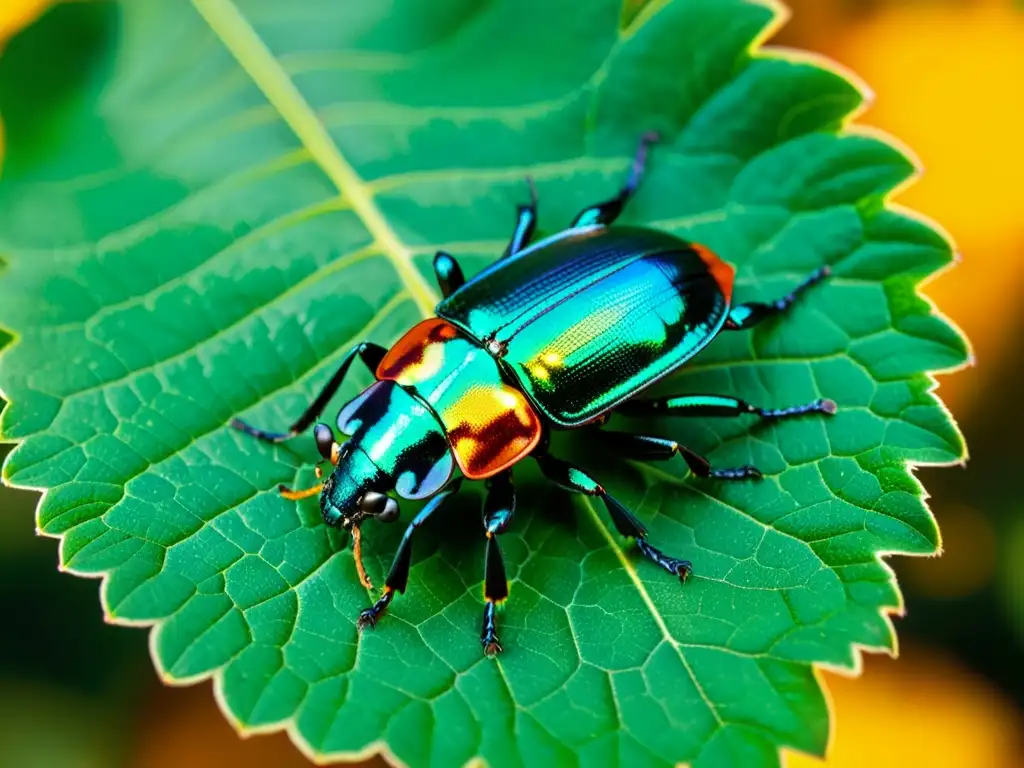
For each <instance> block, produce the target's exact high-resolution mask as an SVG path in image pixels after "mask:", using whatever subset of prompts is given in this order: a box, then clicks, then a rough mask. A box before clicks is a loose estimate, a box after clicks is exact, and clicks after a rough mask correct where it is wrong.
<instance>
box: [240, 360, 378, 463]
mask: <svg viewBox="0 0 1024 768" xmlns="http://www.w3.org/2000/svg"><path fill="white" fill-rule="evenodd" d="M386 354H387V350H386V349H384V347H382V346H380V345H379V344H374V343H372V342H369V341H364V342H363V343H362V344H358V345H356V346H355V347H353V348H352V349H350V350H349V351H348V353H346V355H345V357H344V358H342V361H341V365H339V366H338V370H337V371H335V373H334V375H333V376H332V377H331V380H330V381H328V382H327V384H326V385H325V386H324V388H323V389H322V390H321V391H320V394H319V395H317V396H316V398H315V399H314V400H313V402H312V403H310V404H309V406H308V407H307V408H306V410H305V411H303V413H302V415H301V416H299V418H298V419H296V421H295V423H294V424H292V425H291V426H290V427H289V428H288V431H287V432H266V431H264V430H262V429H258V428H256V427H253V426H250V425H249V424H247V423H246V422H244V421H242V420H241V419H232V420H231V426H232V427H233V428H235V429H237V430H239V431H241V432H245V434H247V435H252V436H253V437H255V438H259V439H260V440H265V441H266V442H269V443H282V442H284V441H285V440H290V439H291V438H293V437H295V436H296V435H298V434H300V433H302V432H305V431H306V429H307V428H308V427H309V425H310V424H312V423H313V422H314V421H315V420H316V418H317V416H319V415H320V414H321V413H323V410H324V408H326V407H327V403H329V402H330V400H331V398H332V397H334V395H335V393H336V392H337V391H338V389H339V388H340V387H341V384H342V382H343V381H344V380H345V375H346V374H347V373H348V369H349V368H350V367H351V366H352V362H353V361H354V360H355V359H356V358H357V357H358V358H359V359H360V360H362V361H363V363H364V364H365V365H366V367H367V368H369V369H370V373H374V372H375V371H376V370H377V366H378V365H380V361H381V360H383V359H384V355H386Z"/></svg>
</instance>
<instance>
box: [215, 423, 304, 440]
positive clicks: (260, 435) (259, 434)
mask: <svg viewBox="0 0 1024 768" xmlns="http://www.w3.org/2000/svg"><path fill="white" fill-rule="evenodd" d="M228 426H230V427H231V428H232V429H237V430H238V431H239V432H244V433H245V434H247V435H249V436H250V437H255V438H256V439H257V440H262V441H263V442H265V443H283V442H284V441H285V440H291V439H292V438H293V437H295V435H296V434H297V433H295V432H291V431H289V432H265V431H264V430H262V429H259V428H257V427H254V426H252V425H251V424H248V423H246V422H244V421H242V420H241V419H232V420H231V421H229V422H228Z"/></svg>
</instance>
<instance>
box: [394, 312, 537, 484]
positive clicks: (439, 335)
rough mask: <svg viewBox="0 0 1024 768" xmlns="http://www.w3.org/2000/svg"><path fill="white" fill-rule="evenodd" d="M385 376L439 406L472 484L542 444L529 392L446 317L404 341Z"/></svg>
mask: <svg viewBox="0 0 1024 768" xmlns="http://www.w3.org/2000/svg"><path fill="white" fill-rule="evenodd" d="M377 378H378V379H381V380H391V381H395V382H397V383H398V384H400V385H401V386H402V387H404V388H405V389H407V390H409V391H410V392H412V393H414V394H415V395H417V396H418V397H419V398H420V399H421V400H422V401H423V402H424V403H426V404H427V405H428V406H429V407H430V408H431V409H433V411H434V413H435V414H436V415H437V417H438V419H440V421H441V423H442V424H443V425H444V428H445V432H446V434H447V437H448V442H449V443H450V445H451V447H452V450H453V453H454V454H455V460H456V461H457V462H458V464H459V468H460V469H461V470H462V473H463V474H464V475H465V476H466V477H468V478H470V479H472V480H478V479H482V478H485V477H490V476H492V475H495V474H497V473H498V472H500V471H501V470H503V469H506V468H507V467H509V466H511V465H512V464H514V463H515V462H517V461H519V459H521V458H523V457H524V456H526V455H527V454H528V453H529V452H530V451H531V450H533V448H534V447H535V446H536V445H537V442H538V441H539V440H540V435H541V424H540V419H539V418H537V414H536V413H535V412H534V410H533V408H532V407H530V403H529V401H528V400H527V399H526V397H524V396H523V393H522V392H520V391H519V390H517V389H515V388H514V387H510V386H509V385H508V384H506V383H505V382H504V381H502V379H501V374H500V372H499V370H498V366H497V363H496V362H495V361H494V359H493V358H491V357H490V355H488V354H487V352H486V351H484V350H483V349H481V348H480V346H479V345H477V344H476V343H474V342H473V341H472V340H471V339H468V338H467V337H466V336H465V335H464V334H462V333H461V332H460V331H459V330H458V329H457V328H455V326H453V325H452V324H451V323H448V322H445V321H444V320H441V319H439V318H433V319H430V320H424V321H423V322H421V323H420V324H418V325H417V326H415V327H414V328H413V329H412V330H410V331H409V332H408V333H407V334H406V335H405V336H403V337H402V338H401V339H399V341H398V342H397V343H396V344H395V345H394V346H393V347H392V348H391V349H390V350H389V351H388V354H387V355H386V356H385V358H384V359H383V360H382V361H381V364H380V365H379V366H378V367H377Z"/></svg>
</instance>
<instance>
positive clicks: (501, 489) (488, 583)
mask: <svg viewBox="0 0 1024 768" xmlns="http://www.w3.org/2000/svg"><path fill="white" fill-rule="evenodd" d="M515 510H516V490H515V486H514V485H513V484H512V472H511V470H505V471H504V472H501V473H499V474H497V475H495V476H494V477H492V478H491V479H490V481H489V488H488V490H487V498H486V499H485V500H484V530H485V531H486V533H487V558H486V560H485V561H484V600H485V601H486V602H485V604H484V621H483V626H482V627H481V630H480V644H481V645H483V647H484V653H485V654H486V655H487V656H496V655H497V654H499V653H501V641H500V640H499V639H498V628H497V623H496V620H495V609H496V608H497V606H499V605H501V604H502V603H503V602H504V601H505V599H506V598H507V597H508V577H507V576H506V575H505V562H504V560H503V559H502V556H501V547H499V546H498V535H499V534H501V533H503V532H504V531H505V529H506V528H508V525H509V523H510V522H512V515H513V514H515Z"/></svg>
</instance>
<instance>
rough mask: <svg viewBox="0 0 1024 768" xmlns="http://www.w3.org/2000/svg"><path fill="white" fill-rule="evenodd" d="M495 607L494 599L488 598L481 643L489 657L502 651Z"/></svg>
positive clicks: (481, 630) (485, 606)
mask: <svg viewBox="0 0 1024 768" xmlns="http://www.w3.org/2000/svg"><path fill="white" fill-rule="evenodd" d="M495 607H496V606H495V603H494V601H493V600H488V601H487V602H486V603H485V604H484V623H483V626H482V627H481V629H480V645H482V646H483V647H484V655H485V656H488V657H493V656H497V655H498V654H499V653H501V651H502V648H501V641H499V640H498V629H497V622H496V621H495Z"/></svg>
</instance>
